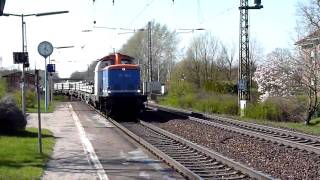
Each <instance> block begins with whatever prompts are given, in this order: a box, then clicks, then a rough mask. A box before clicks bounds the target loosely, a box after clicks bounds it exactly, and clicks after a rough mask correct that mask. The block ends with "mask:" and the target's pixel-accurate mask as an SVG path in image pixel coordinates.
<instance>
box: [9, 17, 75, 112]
mask: <svg viewBox="0 0 320 180" xmlns="http://www.w3.org/2000/svg"><path fill="white" fill-rule="evenodd" d="M68 12H69V11H55V12H45V13H35V14H11V13H3V16H18V17H21V25H22V28H21V29H22V52H26V48H27V46H26V44H25V43H26V42H25V34H26V32H25V25H26V23H25V22H24V17H28V16H36V17H40V16H49V15H55V14H63V13H68ZM25 66H26V63H23V64H22V74H21V103H22V113H23V114H25V113H26V107H25V72H24V68H25Z"/></svg>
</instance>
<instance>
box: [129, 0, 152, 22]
mask: <svg viewBox="0 0 320 180" xmlns="http://www.w3.org/2000/svg"><path fill="white" fill-rule="evenodd" d="M154 1H155V0H151V1H149V3H147V4H146V5H145V6H144V8H143V9H142V10H141V11H140V12H139V13H138V14H137V15H136V16H135V17H134V18H133V19H132V20H131V22H130V23H129V25H128V27H129V26H130V25H132V23H133V22H134V21H135V20H137V19H138V18H139V16H141V14H142V13H144V11H145V10H147V8H148V7H150V6H151V5H152V3H153V2H154Z"/></svg>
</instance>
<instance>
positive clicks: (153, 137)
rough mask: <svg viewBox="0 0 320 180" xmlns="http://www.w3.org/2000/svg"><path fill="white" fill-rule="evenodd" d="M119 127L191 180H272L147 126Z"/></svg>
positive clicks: (130, 125)
mask: <svg viewBox="0 0 320 180" xmlns="http://www.w3.org/2000/svg"><path fill="white" fill-rule="evenodd" d="M121 125H122V126H124V127H125V128H127V129H128V130H130V131H131V132H133V133H134V134H135V135H137V136H138V137H139V138H142V139H144V140H145V141H147V142H148V143H150V144H151V145H152V146H154V147H156V148H157V149H158V150H160V151H161V152H162V153H164V154H165V156H167V158H169V159H167V158H163V157H162V159H164V160H165V161H166V162H167V163H168V164H171V165H172V164H175V165H173V166H175V167H176V166H177V164H178V167H179V166H182V167H184V168H186V169H187V170H186V172H183V173H182V174H185V175H186V174H187V176H188V177H189V178H190V179H194V178H196V179H271V176H268V175H265V174H263V173H261V172H258V171H255V170H253V169H248V168H247V167H245V166H243V165H241V164H239V163H237V162H234V161H233V160H231V159H228V158H225V157H223V156H221V155H219V154H215V153H212V152H209V151H207V150H205V149H204V148H201V147H199V146H198V145H195V144H193V143H191V142H187V141H186V140H183V139H182V138H180V137H177V136H175V135H173V134H171V133H166V132H164V131H163V130H161V129H158V128H156V127H153V126H152V125H150V124H148V123H145V122H141V123H130V122H126V123H121ZM178 170H179V169H178ZM179 171H180V172H181V171H184V170H179ZM190 174H193V175H191V176H190Z"/></svg>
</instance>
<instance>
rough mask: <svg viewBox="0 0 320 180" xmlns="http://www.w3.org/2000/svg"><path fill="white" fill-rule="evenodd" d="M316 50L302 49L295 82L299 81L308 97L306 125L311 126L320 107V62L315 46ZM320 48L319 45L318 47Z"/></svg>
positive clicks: (296, 62)
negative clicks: (319, 98) (319, 97)
mask: <svg viewBox="0 0 320 180" xmlns="http://www.w3.org/2000/svg"><path fill="white" fill-rule="evenodd" d="M313 46H314V49H313V50H310V49H304V48H300V50H299V51H298V52H299V56H298V58H297V59H296V61H295V64H296V67H298V68H297V71H296V73H294V75H295V77H294V78H295V80H296V81H298V82H299V83H300V84H301V86H302V87H303V88H304V92H305V94H307V97H308V112H307V116H306V118H305V123H306V124H309V123H310V121H311V119H312V117H313V116H314V114H315V113H316V112H317V110H318V109H319V107H320V102H319V100H318V96H319V91H320V79H319V78H320V61H319V57H318V56H317V54H318V48H317V47H316V46H315V44H313ZM318 46H319V45H318Z"/></svg>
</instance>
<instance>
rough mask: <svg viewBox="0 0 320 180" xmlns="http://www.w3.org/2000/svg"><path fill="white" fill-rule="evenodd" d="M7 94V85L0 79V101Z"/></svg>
mask: <svg viewBox="0 0 320 180" xmlns="http://www.w3.org/2000/svg"><path fill="white" fill-rule="evenodd" d="M6 93H7V83H6V82H5V81H4V80H3V79H0V99H1V98H3V97H4V96H5V95H6Z"/></svg>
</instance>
